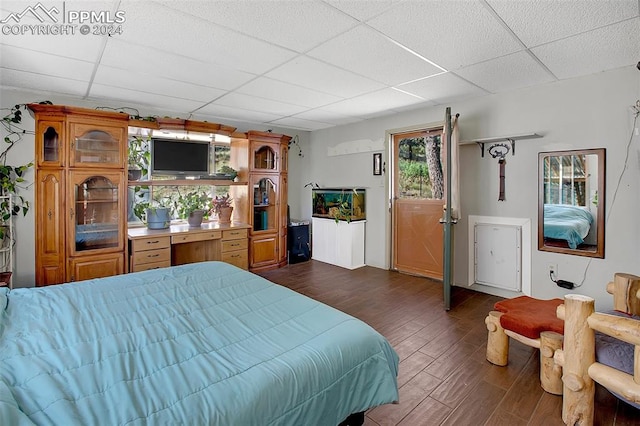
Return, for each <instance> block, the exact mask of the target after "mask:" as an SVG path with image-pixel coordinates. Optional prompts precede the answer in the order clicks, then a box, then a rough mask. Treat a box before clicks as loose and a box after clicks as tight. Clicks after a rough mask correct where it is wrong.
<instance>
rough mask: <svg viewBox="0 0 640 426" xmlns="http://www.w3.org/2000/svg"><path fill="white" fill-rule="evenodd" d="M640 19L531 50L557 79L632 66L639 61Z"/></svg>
mask: <svg viewBox="0 0 640 426" xmlns="http://www.w3.org/2000/svg"><path fill="white" fill-rule="evenodd" d="M639 34H640V18H636V19H632V20H628V21H624V22H621V23H619V24H616V25H611V26H608V27H604V28H601V29H598V30H594V31H591V32H588V33H584V34H580V35H577V36H574V37H569V38H565V39H562V40H558V41H555V42H552V43H549V44H545V45H542V46H539V47H535V48H533V49H531V51H532V52H533V54H535V55H536V56H537V57H538V58H539V59H540V60H541V61H542V62H543V63H545V64H546V65H547V67H549V69H550V70H551V72H553V73H554V74H555V75H556V76H557V77H558V78H571V77H578V76H582V75H587V74H593V73H597V72H601V71H606V70H609V69H614V68H618V67H623V66H627V65H632V64H635V63H636V62H637V60H638V58H640V42H639V39H638V35H639Z"/></svg>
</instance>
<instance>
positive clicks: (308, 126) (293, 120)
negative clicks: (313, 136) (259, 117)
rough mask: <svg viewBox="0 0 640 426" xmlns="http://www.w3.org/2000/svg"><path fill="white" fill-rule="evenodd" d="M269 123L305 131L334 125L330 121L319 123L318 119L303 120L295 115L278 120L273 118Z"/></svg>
mask: <svg viewBox="0 0 640 426" xmlns="http://www.w3.org/2000/svg"><path fill="white" fill-rule="evenodd" d="M271 124H275V125H278V126H281V127H289V128H292V129H300V130H307V131H313V130H320V129H326V128H328V127H333V126H334V124H331V123H321V122H319V121H311V120H304V119H302V118H297V117H285V118H281V119H279V120H273V121H272V122H271Z"/></svg>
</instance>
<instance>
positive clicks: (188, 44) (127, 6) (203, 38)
mask: <svg viewBox="0 0 640 426" xmlns="http://www.w3.org/2000/svg"><path fill="white" fill-rule="evenodd" d="M211 4H212V5H214V4H215V3H211ZM212 7H213V6H212ZM120 8H121V9H124V10H126V12H127V26H126V29H125V31H124V32H123V34H122V36H120V38H121V39H122V40H124V41H127V42H130V43H137V44H141V45H144V46H151V47H156V48H159V49H162V50H164V51H166V52H169V53H174V54H179V55H183V56H187V57H190V58H193V59H200V58H207V60H208V61H211V62H213V63H216V64H221V65H225V66H226V67H229V68H233V69H239V70H242V71H246V72H249V73H253V74H262V73H264V72H266V71H268V70H270V69H272V68H274V67H275V66H277V65H280V64H282V63H284V62H285V61H287V60H289V59H291V58H293V57H294V56H295V55H296V53H295V52H292V51H290V50H287V49H284V48H281V47H277V46H275V45H272V44H269V43H266V42H264V41H260V40H257V39H255V38H253V37H249V36H246V35H243V34H240V33H238V32H235V31H232V30H229V29H226V28H222V27H220V26H216V25H212V24H211V22H209V21H207V20H205V19H202V18H197V17H194V16H192V15H189V14H186V13H184V12H181V11H178V10H175V9H169V8H167V7H165V6H162V5H160V4H158V3H155V2H154V3H149V2H146V1H131V0H123V1H122V4H121V6H120Z"/></svg>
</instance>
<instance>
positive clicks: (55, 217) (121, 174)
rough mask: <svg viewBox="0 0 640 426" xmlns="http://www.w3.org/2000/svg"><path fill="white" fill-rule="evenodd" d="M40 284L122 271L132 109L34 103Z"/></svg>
mask: <svg viewBox="0 0 640 426" xmlns="http://www.w3.org/2000/svg"><path fill="white" fill-rule="evenodd" d="M29 108H30V109H31V111H32V112H33V113H34V115H35V119H36V126H35V128H36V144H35V145H36V161H35V164H36V196H35V206H34V207H35V214H36V285H38V286H42V285H49V284H59V283H63V282H67V281H80V280H85V279H91V278H100V277H105V276H110V275H116V274H121V273H123V272H124V265H125V259H126V251H127V245H126V244H125V241H126V222H125V218H126V205H125V204H126V203H125V200H126V192H125V191H126V189H125V182H126V180H125V153H126V146H127V141H126V135H127V128H128V121H129V117H128V116H127V115H126V114H120V113H113V112H104V111H96V110H90V109H84V108H75V107H67V106H60V105H40V104H32V105H29Z"/></svg>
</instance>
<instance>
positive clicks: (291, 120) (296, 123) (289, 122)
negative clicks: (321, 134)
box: [271, 117, 334, 154]
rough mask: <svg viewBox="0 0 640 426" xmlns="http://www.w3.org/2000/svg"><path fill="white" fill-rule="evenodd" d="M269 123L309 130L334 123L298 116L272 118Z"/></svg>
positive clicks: (324, 127)
mask: <svg viewBox="0 0 640 426" xmlns="http://www.w3.org/2000/svg"><path fill="white" fill-rule="evenodd" d="M271 124H274V125H276V126H279V127H289V128H293V129H300V130H306V131H309V132H312V131H314V130H320V129H326V128H328V127H333V126H334V124H331V123H321V122H319V121H311V120H304V119H302V118H298V117H285V118H281V119H279V120H273V121H272V122H271ZM294 154H295V152H294Z"/></svg>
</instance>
